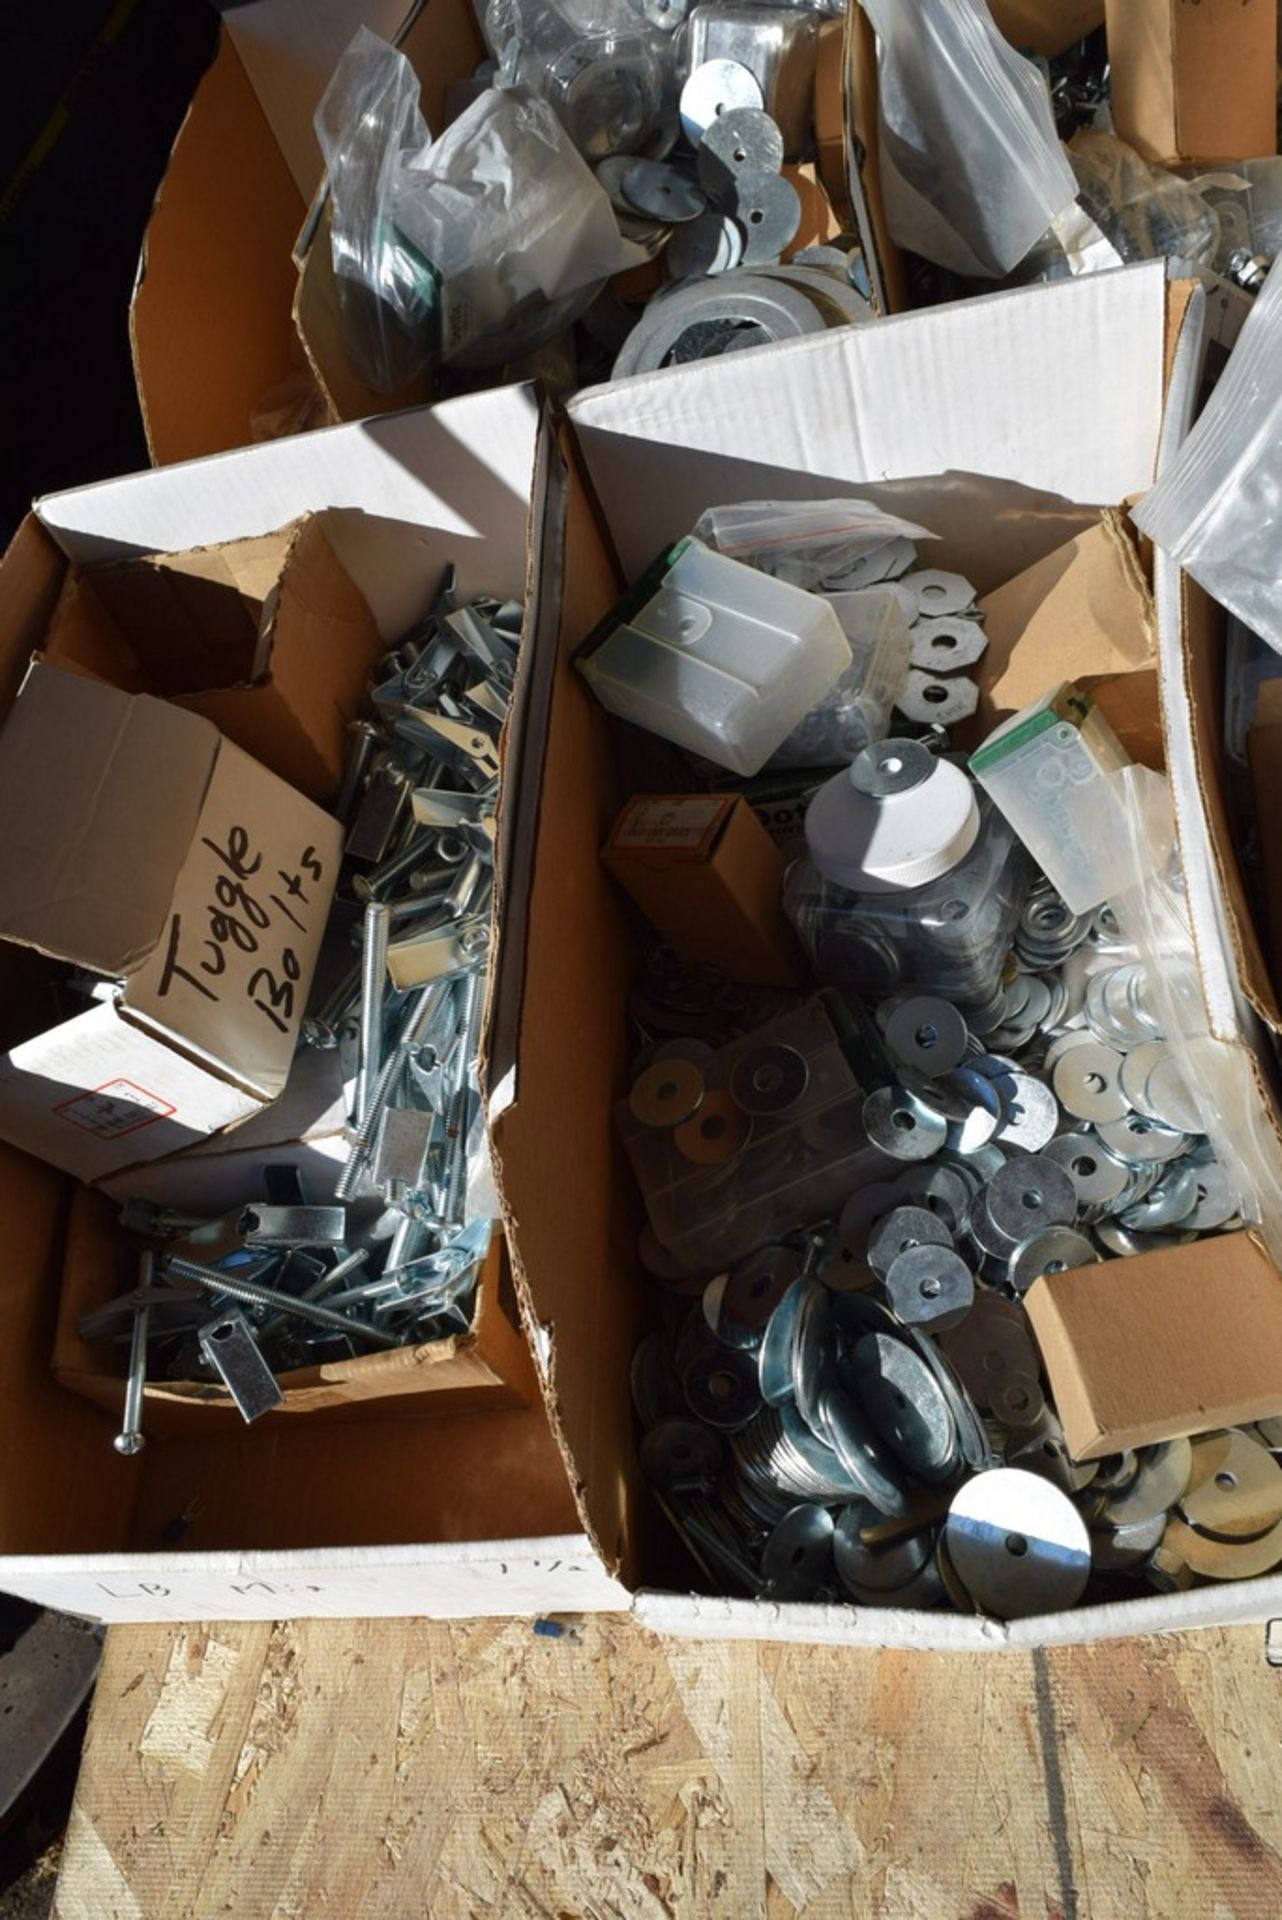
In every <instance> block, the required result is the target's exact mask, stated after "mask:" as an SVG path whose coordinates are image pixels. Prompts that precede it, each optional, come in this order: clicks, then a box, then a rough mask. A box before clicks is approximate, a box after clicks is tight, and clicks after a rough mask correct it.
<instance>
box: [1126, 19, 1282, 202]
mask: <svg viewBox="0 0 1282 1920" xmlns="http://www.w3.org/2000/svg"><path fill="white" fill-rule="evenodd" d="M1277 17H1278V9H1277V0H1253V4H1251V5H1249V6H1244V5H1243V4H1242V0H1198V3H1197V4H1196V5H1190V4H1189V0H1108V6H1107V18H1108V56H1109V67H1110V71H1111V75H1112V96H1113V124H1114V127H1115V128H1116V130H1117V135H1118V138H1119V139H1121V140H1125V141H1126V143H1127V145H1128V146H1132V147H1134V148H1135V150H1136V152H1137V153H1141V154H1143V156H1144V158H1145V159H1146V160H1157V161H1160V162H1163V163H1165V164H1168V165H1169V164H1170V163H1172V162H1175V161H1181V160H1201V161H1230V162H1231V161H1234V160H1251V159H1255V158H1260V157H1263V156H1267V155H1269V154H1272V153H1276V152H1277V145H1278V142H1277Z"/></svg>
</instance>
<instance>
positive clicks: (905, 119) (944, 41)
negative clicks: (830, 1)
mask: <svg viewBox="0 0 1282 1920" xmlns="http://www.w3.org/2000/svg"><path fill="white" fill-rule="evenodd" d="M862 4H863V7H864V11H865V12H866V13H867V14H868V16H869V18H870V19H871V21H872V23H873V26H874V27H875V28H876V30H877V78H878V94H879V113H880V118H881V182H882V190H883V192H884V195H885V202H886V217H887V220H888V222H889V224H890V230H891V233H892V234H893V235H894V237H895V239H896V240H897V241H898V242H899V244H900V246H903V247H911V248H912V250H913V251H914V252H915V253H920V254H922V255H923V256H924V257H925V258H926V259H927V260H933V261H934V262H935V264H936V265H937V266H941V267H948V268H950V269H951V270H952V271H953V272H954V273H961V274H967V275H978V276H980V277H982V278H985V279H1000V278H1001V277H1002V275H1003V274H1007V273H1009V272H1010V271H1011V269H1012V268H1013V267H1015V266H1017V265H1018V264H1019V262H1020V261H1021V260H1022V259H1023V258H1024V255H1025V254H1026V253H1027V252H1028V251H1029V249H1030V248H1031V247H1032V246H1034V245H1035V244H1036V242H1037V241H1038V240H1040V238H1041V236H1042V235H1043V234H1044V233H1045V231H1046V229H1047V227H1049V226H1050V224H1051V222H1052V221H1053V220H1054V219H1055V217H1056V215H1057V214H1059V213H1060V212H1061V211H1062V210H1063V209H1064V208H1065V207H1066V206H1068V205H1069V204H1070V202H1071V201H1072V200H1074V199H1075V198H1076V195H1077V185H1076V182H1075V181H1074V179H1073V172H1072V168H1071V167H1070V166H1069V164H1068V161H1067V160H1066V159H1065V157H1064V150H1063V148H1062V147H1061V146H1060V143H1059V140H1058V138H1057V137H1056V133H1055V121H1054V117H1053V115H1052V113H1051V105H1050V97H1049V95H1048V94H1047V91H1046V86H1045V83H1044V81H1043V80H1042V77H1041V75H1040V74H1039V72H1038V71H1037V69H1036V68H1035V67H1034V66H1033V65H1032V64H1031V63H1030V62H1029V61H1027V60H1025V59H1023V58H1022V57H1021V56H1020V55H1019V54H1017V53H1016V52H1015V51H1014V49H1013V48H1012V47H1010V46H1008V45H1007V43H1006V41H1005V40H1003V38H1002V36H1001V34H1000V33H999V32H998V31H997V28H996V26H995V25H994V24H993V19H992V16H991V15H990V13H989V12H988V9H987V7H986V6H985V5H984V4H983V0H948V4H947V5H941V4H940V0H862Z"/></svg>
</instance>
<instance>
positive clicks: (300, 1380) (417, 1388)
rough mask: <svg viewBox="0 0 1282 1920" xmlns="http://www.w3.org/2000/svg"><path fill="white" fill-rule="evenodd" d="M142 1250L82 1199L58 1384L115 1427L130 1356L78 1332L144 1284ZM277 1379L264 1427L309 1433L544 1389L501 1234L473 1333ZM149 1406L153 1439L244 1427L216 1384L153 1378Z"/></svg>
mask: <svg viewBox="0 0 1282 1920" xmlns="http://www.w3.org/2000/svg"><path fill="white" fill-rule="evenodd" d="M191 1191H192V1189H188V1192H189V1193H190V1192H191ZM254 1191H255V1190H254V1189H252V1188H246V1189H243V1190H242V1192H241V1193H240V1195H239V1196H238V1200H241V1201H243V1200H247V1199H250V1198H252V1197H253V1194H254ZM259 1191H261V1190H259ZM200 1204H201V1205H202V1206H203V1204H204V1203H203V1202H201V1203H200ZM140 1244H142V1243H141V1242H139V1241H137V1240H135V1239H134V1238H132V1237H131V1236H129V1235H127V1234H125V1233H124V1232H123V1231H122V1230H121V1228H120V1225H119V1219H118V1212H117V1209H116V1208H115V1207H114V1206H113V1205H112V1204H111V1203H110V1202H109V1201H107V1200H106V1199H105V1197H104V1196H103V1195H102V1194H99V1193H91V1192H90V1191H89V1190H88V1189H86V1188H80V1189H79V1190H77V1192H76V1193H74V1194H73V1196H72V1200H71V1208H70V1214H69V1219H68V1226H67V1239H66V1250H65V1254H64V1258H63V1264H62V1281H61V1287H60V1290H59V1300H58V1323H57V1329H56V1332H55V1335H54V1345H53V1372H54V1378H55V1379H56V1380H57V1381H58V1383H59V1385H60V1386H64V1387H66V1388H67V1389H68V1390H69V1391H70V1392H72V1393H77V1394H80V1395H81V1396H82V1398H84V1399H86V1400H90V1401H92V1402H93V1404H94V1405H95V1406H98V1407H103V1408H105V1409H106V1410H107V1411H108V1412H109V1413H112V1414H113V1415H115V1417H116V1418H117V1419H119V1417H120V1413H121V1409H122V1406H123V1401H124V1379H123V1368H124V1363H125V1358H126V1355H127V1353H128V1348H127V1346H120V1347H117V1348H115V1349H114V1350H113V1348H112V1346H111V1345H110V1344H109V1343H104V1342H102V1341H85V1340H83V1339H82V1338H81V1336H80V1333H79V1331H78V1326H77V1323H78V1321H79V1319H80V1316H81V1315H82V1314H84V1313H87V1312H90V1311H92V1310H93V1309H94V1308H96V1307H101V1306H105V1305H106V1304H107V1302H108V1301H110V1300H114V1299H115V1298H116V1297H117V1296H118V1295H119V1294H121V1293H125V1292H127V1291H128V1290H129V1289H130V1288H131V1287H133V1286H136V1285H137V1264H138V1248H139V1246H140ZM277 1379H278V1380H279V1382H280V1385H281V1388H282V1390H283V1392H284V1396H285V1397H284V1400H283V1401H282V1402H281V1404H280V1405H279V1406H278V1407H274V1408H272V1410H271V1411H270V1412H269V1413H268V1414H266V1415H264V1418H265V1419H267V1420H277V1419H283V1418H285V1417H286V1416H287V1415H296V1414H304V1413H305V1414H306V1415H307V1416H308V1425H309V1426H311V1425H313V1424H316V1423H318V1422H323V1421H328V1420H334V1419H341V1420H345V1421H349V1422H350V1421H351V1420H352V1419H354V1418H357V1417H367V1416H368V1414H369V1413H370V1411H371V1409H374V1410H377V1411H378V1412H379V1413H380V1414H386V1415H387V1417H389V1418H392V1417H399V1418H402V1419H409V1418H414V1419H421V1418H426V1417H428V1416H429V1415H430V1416H431V1417H432V1418H436V1419H439V1418H441V1417H442V1416H444V1415H446V1414H458V1413H477V1412H480V1411H481V1410H482V1409H497V1408H509V1407H526V1406H531V1405H533V1404H534V1403H535V1402H536V1401H537V1399H538V1393H539V1389H538V1382H537V1380H536V1378H535V1373H534V1364H533V1361H532V1359H531V1357H530V1350H529V1348H528V1346H527V1345H526V1343H525V1339H524V1337H523V1335H522V1334H521V1333H520V1332H519V1331H518V1327H517V1310H516V1300H515V1296H514V1294H513V1292H512V1284H511V1275H510V1270H509V1267H508V1263H507V1252H506V1248H505V1245H504V1242H503V1236H502V1234H501V1233H500V1234H496V1236H495V1240H494V1245H493V1248H492V1250H491V1253H490V1256H489V1258H488V1260H487V1261H486V1263H485V1266H484V1268H483V1270H482V1272H481V1275H480V1278H479V1280H478V1283H477V1301H476V1312H475V1315H474V1317H473V1323H472V1326H471V1328H470V1329H469V1330H468V1332H467V1333H464V1334H451V1335H449V1336H447V1337H446V1338H444V1339H441V1340H432V1341H420V1342H418V1343H417V1344H415V1345H407V1346H403V1347H392V1348H388V1349H386V1350H379V1351H369V1350H367V1351H363V1352H358V1353H357V1355H356V1357H355V1358H353V1359H349V1360H338V1361H327V1362H326V1363H325V1364H324V1365H323V1366H316V1367H298V1368H294V1369H290V1370H287V1371H285V1372H283V1373H280V1374H278V1375H277ZM145 1400H146V1404H145V1408H144V1413H143V1427H144V1430H145V1432H146V1433H147V1435H148V1438H149V1440H152V1439H155V1440H158V1441H160V1440H164V1439H167V1438H168V1439H183V1438H187V1439H191V1440H195V1439H202V1438H205V1437H207V1436H209V1435H210V1434H219V1433H228V1432H234V1431H235V1430H236V1428H237V1427H241V1426H243V1425H244V1422H243V1421H242V1419H241V1416H240V1414H239V1413H238V1412H237V1410H236V1408H235V1406H234V1405H233V1404H232V1400H231V1396H230V1395H229V1394H228V1393H227V1392H226V1391H225V1390H224V1389H223V1388H222V1387H221V1386H220V1385H219V1384H218V1383H217V1382H209V1381H190V1380H168V1379H165V1378H163V1377H162V1378H158V1379H152V1380H149V1381H148V1383H147V1388H146V1395H145Z"/></svg>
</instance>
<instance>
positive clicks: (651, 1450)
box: [641, 1420, 721, 1493]
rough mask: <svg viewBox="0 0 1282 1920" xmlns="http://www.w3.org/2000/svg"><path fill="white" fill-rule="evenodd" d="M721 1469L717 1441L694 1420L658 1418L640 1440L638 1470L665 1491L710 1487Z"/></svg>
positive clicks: (711, 1433) (719, 1445)
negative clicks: (657, 1423) (639, 1464)
mask: <svg viewBox="0 0 1282 1920" xmlns="http://www.w3.org/2000/svg"><path fill="white" fill-rule="evenodd" d="M720 1470H721V1441H720V1440H719V1439H718V1438H717V1435H716V1434H715V1433H713V1431H712V1430H711V1428H710V1427H705V1426H703V1425H702V1424H701V1423H700V1422H699V1421H698V1420H661V1421H660V1422H659V1425H658V1426H657V1427H651V1429H650V1431H649V1433H647V1434H646V1435H645V1436H644V1438H643V1439H642V1441H641V1471H642V1473H643V1474H644V1475H645V1477H646V1479H647V1480H648V1481H649V1482H650V1483H651V1485H652V1486H656V1487H661V1488H662V1489H663V1491H664V1492H665V1493H693V1492H697V1491H700V1490H702V1489H704V1488H706V1487H710V1486H712V1485H713V1483H714V1482H715V1480H716V1477H717V1474H718V1473H719V1472H720Z"/></svg>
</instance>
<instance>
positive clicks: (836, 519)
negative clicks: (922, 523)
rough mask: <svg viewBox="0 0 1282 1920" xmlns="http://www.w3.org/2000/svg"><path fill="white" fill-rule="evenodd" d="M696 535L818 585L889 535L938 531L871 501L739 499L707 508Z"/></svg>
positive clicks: (798, 581) (735, 555)
mask: <svg viewBox="0 0 1282 1920" xmlns="http://www.w3.org/2000/svg"><path fill="white" fill-rule="evenodd" d="M693 537H694V538H695V539H696V540H702V542H703V543H704V545H705V546H708V547H713V548H714V549H715V550H716V551H717V552H718V553H724V554H728V555H729V556H730V558H731V559H732V560H742V561H743V562H744V564H745V565H746V566H749V567H756V569H757V571H758V572H759V573H770V574H773V575H774V577H775V579H776V580H786V581H787V582H788V584H789V586H793V587H807V588H814V587H817V586H819V585H820V584H821V583H822V582H824V581H827V580H838V579H840V578H841V576H842V575H843V574H846V573H848V572H849V571H850V569H851V567H852V566H853V565H854V563H855V561H856V560H859V559H861V558H862V557H863V555H864V554H866V553H875V552H876V550H877V549H878V547H884V546H885V545H886V544H887V542H888V541H890V540H895V539H900V538H903V539H908V540H933V539H935V537H936V536H935V535H934V534H933V533H928V532H927V530H926V528H925V527H918V526H914V525H913V523H912V521H911V520H899V519H897V518H896V517H895V515H894V514H890V513H883V512H882V510H881V508H880V507H874V506H873V505H872V504H871V503H870V502H869V501H867V500H740V501H738V502H736V503H735V504H734V505H733V506H728V507H709V508H708V510H707V512H706V513H703V514H701V515H700V516H699V520H698V522H697V524H696V525H695V527H694V529H693Z"/></svg>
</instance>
